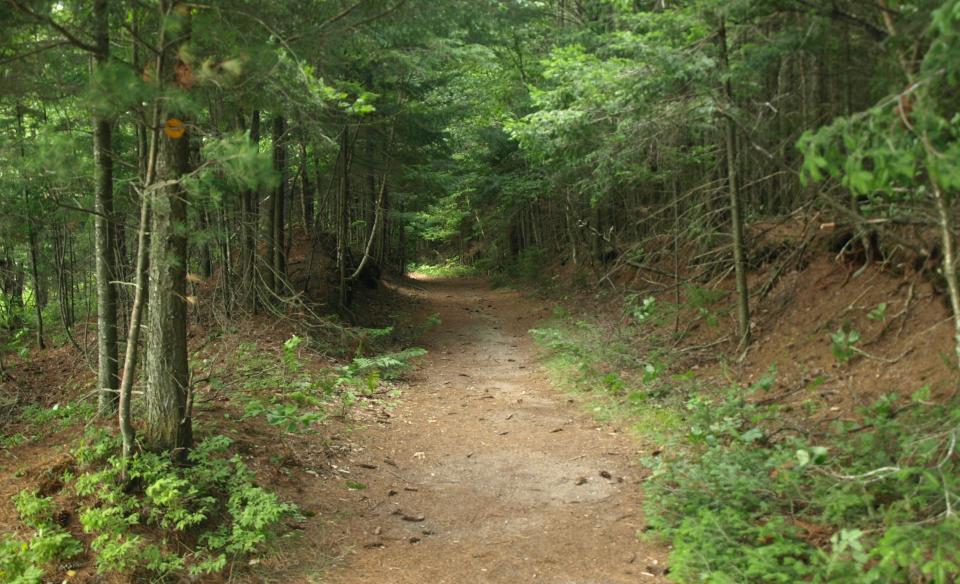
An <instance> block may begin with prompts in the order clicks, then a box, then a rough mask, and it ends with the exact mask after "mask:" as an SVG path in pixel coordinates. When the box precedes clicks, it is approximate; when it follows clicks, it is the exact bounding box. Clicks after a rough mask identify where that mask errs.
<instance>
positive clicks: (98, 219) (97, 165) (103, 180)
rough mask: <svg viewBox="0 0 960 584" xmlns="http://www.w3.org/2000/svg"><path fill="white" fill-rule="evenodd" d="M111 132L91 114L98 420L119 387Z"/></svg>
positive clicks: (100, 24) (101, 13)
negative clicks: (98, 391)
mask: <svg viewBox="0 0 960 584" xmlns="http://www.w3.org/2000/svg"><path fill="white" fill-rule="evenodd" d="M108 10H109V3H108V0H94V3H93V18H94V25H93V26H94V43H95V45H96V47H97V52H96V54H95V55H94V69H93V70H94V74H96V73H97V72H98V71H99V70H100V69H102V68H103V67H105V66H106V64H107V60H108V59H109V58H110V36H109V35H110V32H109V31H110V29H109V22H108ZM112 142H113V128H112V125H111V120H110V119H109V118H108V117H106V116H105V115H103V114H102V113H101V112H96V111H95V112H94V114H93V161H94V189H95V190H94V209H95V210H96V212H97V214H96V215H95V216H94V231H95V233H96V235H95V237H96V249H95V256H96V270H97V355H98V366H97V387H98V388H99V390H100V393H99V398H98V400H97V401H98V405H99V408H98V409H99V413H100V415H102V416H108V415H112V414H113V413H114V412H115V411H116V409H117V403H118V398H119V395H118V394H117V389H118V388H119V387H120V385H119V378H118V361H117V359H118V357H117V285H116V284H115V281H116V280H117V276H118V271H117V266H116V258H117V254H116V252H115V249H114V242H115V241H116V235H115V234H116V228H115V223H114V208H113V154H112V150H113V147H112Z"/></svg>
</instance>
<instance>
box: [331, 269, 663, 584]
mask: <svg viewBox="0 0 960 584" xmlns="http://www.w3.org/2000/svg"><path fill="white" fill-rule="evenodd" d="M401 291H402V292H403V293H405V294H409V295H410V296H412V297H413V299H414V300H415V301H416V302H418V304H419V306H420V308H421V309H422V314H423V315H427V314H431V313H437V314H439V316H440V319H441V321H442V324H440V325H439V326H437V327H435V328H434V329H432V330H431V331H430V332H429V333H428V334H427V335H426V337H425V338H424V339H423V340H422V342H421V344H423V345H424V346H425V347H426V348H427V349H428V350H429V351H430V353H429V355H428V356H427V357H425V358H424V359H423V360H422V361H421V362H420V367H419V368H418V371H417V372H416V374H415V375H414V376H413V379H412V381H411V383H410V385H409V387H407V388H406V390H405V391H404V394H403V397H402V399H401V402H400V404H399V406H398V407H397V408H396V409H395V410H394V411H393V412H392V416H391V417H390V419H389V423H385V424H374V425H370V426H367V427H365V428H363V429H359V430H358V432H357V434H356V435H354V436H353V437H352V439H353V440H356V441H357V443H358V444H359V445H360V448H359V449H358V451H357V452H355V454H353V455H351V457H350V458H351V459H352V460H351V462H352V464H351V465H350V467H349V469H345V470H348V472H349V473H350V477H351V480H353V481H356V482H359V483H362V484H363V485H365V487H366V488H363V489H362V490H354V491H350V495H351V496H350V497H347V498H343V499H341V500H340V501H339V503H337V505H336V506H339V507H340V509H341V512H343V513H344V517H343V519H341V520H340V521H337V522H335V523H334V524H332V525H329V526H328V529H330V530H334V531H336V532H337V533H336V534H328V535H332V536H334V539H335V540H337V541H338V543H339V544H340V545H341V546H342V549H344V550H345V552H344V553H343V554H342V556H341V557H340V558H339V559H338V560H335V561H334V562H333V565H332V566H330V567H329V569H328V570H326V573H325V576H324V578H323V580H324V581H326V582H334V583H337V584H354V583H363V582H370V583H374V582H375V583H378V584H383V583H388V584H390V583H407V582H409V583H414V582H416V583H431V584H439V583H450V584H467V583H472V582H510V583H519V582H548V583H564V584H587V583H591V584H600V583H604V584H606V583H620V582H624V583H626V582H631V583H633V582H665V581H666V578H665V577H664V576H663V566H664V565H665V564H664V561H665V550H663V549H661V548H658V547H656V546H654V545H651V544H645V543H641V542H640V541H638V539H637V537H636V536H637V533H638V531H639V530H640V529H641V528H642V527H643V525H644V521H643V515H642V510H641V497H642V493H641V489H642V483H641V475H642V468H641V467H640V466H639V464H638V462H637V459H638V457H639V454H638V450H639V448H640V446H639V445H638V444H637V443H636V442H635V441H634V440H633V439H632V438H630V437H629V436H626V435H624V434H622V433H620V432H619V431H618V430H617V428H616V427H614V426H611V425H608V424H601V423H598V422H596V421H595V420H594V419H593V418H592V417H591V416H590V415H588V414H587V413H585V411H584V409H583V407H582V406H581V405H580V404H578V403H574V402H573V400H569V399H568V396H567V395H565V394H564V393H562V392H561V391H559V390H557V389H555V388H553V387H551V385H550V382H549V381H548V380H547V378H546V376H545V374H544V373H543V372H542V371H541V370H540V368H539V367H538V365H537V364H536V361H535V359H534V351H535V348H534V347H533V346H532V344H531V342H530V340H529V335H528V333H527V331H528V329H529V328H530V327H531V326H533V325H534V323H535V322H536V321H537V320H538V319H539V318H541V317H543V316H545V313H544V312H543V311H545V310H546V309H543V308H542V307H541V305H538V304H537V303H535V302H533V301H530V300H527V299H524V298H523V296H522V295H521V294H520V293H518V292H515V291H510V290H491V289H490V286H489V285H488V284H487V283H486V282H484V281H481V280H463V279H461V280H427V279H420V280H416V281H414V282H413V284H412V286H409V287H405V288H403V289H402V290H401ZM325 506H326V507H327V508H329V507H331V506H333V505H325ZM345 507H346V509H345Z"/></svg>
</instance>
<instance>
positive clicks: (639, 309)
mask: <svg viewBox="0 0 960 584" xmlns="http://www.w3.org/2000/svg"><path fill="white" fill-rule="evenodd" d="M656 304H657V299H656V298H654V297H653V296H647V297H645V298H643V299H641V298H640V295H639V294H628V295H627V296H626V299H625V303H624V308H625V310H626V313H627V315H628V316H630V317H631V318H632V319H633V320H634V322H636V323H638V324H640V323H643V322H646V321H647V320H649V319H650V318H651V317H652V316H653V314H654V310H655V309H656Z"/></svg>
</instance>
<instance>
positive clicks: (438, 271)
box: [407, 257, 477, 278]
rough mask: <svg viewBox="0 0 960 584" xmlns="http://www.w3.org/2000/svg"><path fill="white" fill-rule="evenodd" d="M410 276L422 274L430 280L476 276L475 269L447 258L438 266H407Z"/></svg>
mask: <svg viewBox="0 0 960 584" xmlns="http://www.w3.org/2000/svg"><path fill="white" fill-rule="evenodd" d="M407 271H408V272H410V273H411V274H423V275H424V276H430V277H431V278H464V277H467V276H473V275H476V272H477V270H476V268H475V267H474V266H469V265H467V264H464V263H462V262H461V261H460V258H457V257H452V258H447V259H446V260H444V261H443V262H441V263H439V264H420V263H412V264H410V265H409V266H407Z"/></svg>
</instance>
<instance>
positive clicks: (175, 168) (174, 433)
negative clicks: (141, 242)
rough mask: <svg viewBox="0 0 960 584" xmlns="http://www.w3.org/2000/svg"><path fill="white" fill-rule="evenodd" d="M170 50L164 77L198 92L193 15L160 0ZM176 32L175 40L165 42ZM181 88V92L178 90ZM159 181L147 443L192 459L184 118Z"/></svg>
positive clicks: (171, 128) (171, 133) (155, 187)
mask: <svg viewBox="0 0 960 584" xmlns="http://www.w3.org/2000/svg"><path fill="white" fill-rule="evenodd" d="M159 7H160V15H161V18H160V23H161V26H162V27H164V30H163V31H162V32H161V37H160V38H161V42H160V43H158V46H159V47H163V50H162V58H161V60H160V64H159V70H158V71H157V78H158V79H159V80H160V83H161V84H162V85H161V87H163V88H164V89H166V90H169V91H171V92H172V93H174V94H176V93H180V92H181V91H185V90H188V89H189V88H190V87H191V81H190V75H191V74H190V70H191V68H192V64H191V63H189V62H187V61H185V60H184V56H185V55H186V53H185V52H181V51H180V49H182V48H184V47H185V46H186V43H187V40H188V39H189V36H190V14H189V9H185V8H184V7H182V5H174V4H173V3H172V2H170V1H168V0H162V1H161V2H160V5H159ZM165 34H169V40H167V38H166V37H165V36H164V35H165ZM178 90H181V91H178ZM164 112H165V113H164V119H165V120H166V122H165V129H164V133H163V135H162V136H160V137H159V148H158V154H157V162H156V164H157V170H156V181H155V182H154V183H153V184H151V185H149V187H148V188H149V189H150V192H151V195H150V198H151V205H150V207H151V219H150V305H149V306H148V313H147V330H148V331H149V332H148V336H147V350H146V360H145V365H144V366H145V372H146V374H147V378H148V382H147V390H146V396H145V397H146V400H145V401H146V432H145V433H146V439H147V441H148V444H149V446H150V447H151V448H154V449H157V450H166V451H170V452H174V453H175V456H176V457H178V458H182V457H185V456H186V449H188V448H190V446H191V444H192V442H193V429H192V420H191V415H190V403H189V396H190V376H189V369H188V364H187V286H186V283H187V235H186V225H187V203H186V196H187V192H186V189H185V188H184V185H183V182H182V179H183V177H184V175H186V174H187V173H188V172H189V170H190V168H189V165H190V137H191V130H190V129H189V128H187V127H185V122H184V121H183V117H181V116H183V115H182V114H180V113H178V112H177V111H176V110H175V109H170V108H166V109H165V110H164Z"/></svg>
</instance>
